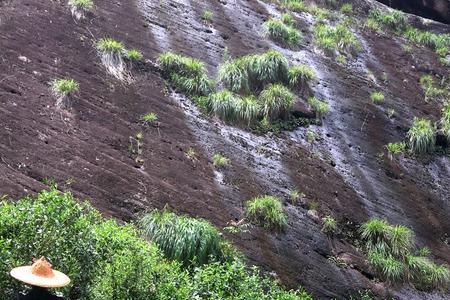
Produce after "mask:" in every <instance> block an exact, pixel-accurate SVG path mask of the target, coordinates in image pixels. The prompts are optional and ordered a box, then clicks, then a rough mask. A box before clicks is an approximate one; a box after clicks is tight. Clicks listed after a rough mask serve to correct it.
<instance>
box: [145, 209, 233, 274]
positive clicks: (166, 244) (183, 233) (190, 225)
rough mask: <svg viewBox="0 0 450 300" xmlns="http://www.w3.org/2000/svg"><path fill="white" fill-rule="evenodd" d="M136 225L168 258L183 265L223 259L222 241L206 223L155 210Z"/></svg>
mask: <svg viewBox="0 0 450 300" xmlns="http://www.w3.org/2000/svg"><path fill="white" fill-rule="evenodd" d="M138 224H139V227H140V228H141V229H142V232H143V234H144V236H145V237H146V238H148V239H149V240H151V241H153V242H155V243H156V244H157V245H158V247H159V248H160V249H161V250H162V251H163V253H164V254H165V256H166V257H167V258H169V259H174V260H178V261H180V262H182V263H183V264H184V265H191V264H192V265H195V266H199V265H203V264H205V263H208V262H210V261H211V260H213V261H214V260H219V261H221V260H224V259H225V257H226V253H225V251H226V248H227V247H226V246H225V245H224V243H225V242H224V241H223V240H222V238H221V234H220V232H219V231H218V230H217V229H216V228H215V227H214V226H213V225H211V224H210V223H209V222H208V221H205V220H202V219H194V218H190V217H187V216H178V215H176V214H175V213H172V212H169V211H167V210H163V211H159V210H154V211H152V212H151V213H149V214H146V215H144V216H143V217H142V218H141V219H140V220H139V223H138Z"/></svg>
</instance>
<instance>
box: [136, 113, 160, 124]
mask: <svg viewBox="0 0 450 300" xmlns="http://www.w3.org/2000/svg"><path fill="white" fill-rule="evenodd" d="M140 120H141V121H142V122H143V123H144V125H146V126H148V125H150V124H153V123H155V122H156V121H158V115H157V114H156V113H154V112H149V113H146V114H145V115H143V116H142V117H141V119H140Z"/></svg>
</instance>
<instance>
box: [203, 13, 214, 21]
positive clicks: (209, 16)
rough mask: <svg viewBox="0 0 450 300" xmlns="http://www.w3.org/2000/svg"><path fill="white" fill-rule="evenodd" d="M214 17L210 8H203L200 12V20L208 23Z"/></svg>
mask: <svg viewBox="0 0 450 300" xmlns="http://www.w3.org/2000/svg"><path fill="white" fill-rule="evenodd" d="M213 17H214V13H213V12H212V11H210V10H204V11H203V13H202V20H203V21H204V22H207V23H210V22H211V21H212V19H213Z"/></svg>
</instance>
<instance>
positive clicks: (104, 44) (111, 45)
mask: <svg viewBox="0 0 450 300" xmlns="http://www.w3.org/2000/svg"><path fill="white" fill-rule="evenodd" d="M97 49H98V50H100V51H103V52H110V53H118V54H122V52H123V51H124V50H125V47H124V46H123V44H122V43H121V42H119V41H116V40H115V39H112V38H103V39H101V40H99V41H98V42H97Z"/></svg>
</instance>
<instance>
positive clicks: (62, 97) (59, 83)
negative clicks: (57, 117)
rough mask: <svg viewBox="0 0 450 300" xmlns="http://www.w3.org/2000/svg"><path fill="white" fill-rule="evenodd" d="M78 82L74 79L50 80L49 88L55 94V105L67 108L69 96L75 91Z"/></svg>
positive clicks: (77, 87)
mask: <svg viewBox="0 0 450 300" xmlns="http://www.w3.org/2000/svg"><path fill="white" fill-rule="evenodd" d="M78 89H79V84H78V82H77V81H75V80H74V79H70V78H61V79H55V80H53V81H52V82H51V90H52V92H53V94H54V95H55V96H56V99H57V100H56V107H59V108H67V107H69V106H70V99H69V97H70V96H71V95H73V94H74V93H75V92H77V91H78Z"/></svg>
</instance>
